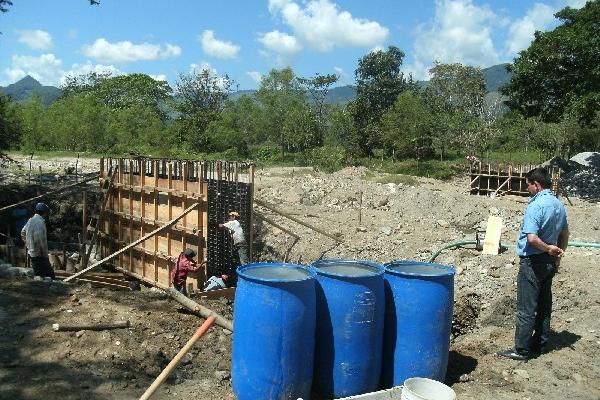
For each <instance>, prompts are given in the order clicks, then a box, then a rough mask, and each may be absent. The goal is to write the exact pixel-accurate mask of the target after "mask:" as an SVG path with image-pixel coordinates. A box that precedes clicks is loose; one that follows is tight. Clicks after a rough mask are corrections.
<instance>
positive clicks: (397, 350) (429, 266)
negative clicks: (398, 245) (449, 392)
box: [381, 261, 454, 388]
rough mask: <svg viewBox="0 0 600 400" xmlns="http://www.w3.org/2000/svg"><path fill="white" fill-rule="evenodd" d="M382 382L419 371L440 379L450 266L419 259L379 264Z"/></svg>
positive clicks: (450, 292) (398, 380) (447, 338)
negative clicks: (382, 276)
mask: <svg viewBox="0 0 600 400" xmlns="http://www.w3.org/2000/svg"><path fill="white" fill-rule="evenodd" d="M385 298H386V303H385V335H384V345H383V370H382V376H381V380H382V384H383V387H388V388H389V387H393V386H399V385H402V384H403V383H404V381H405V380H406V379H408V378H411V377H414V376H420V377H424V378H431V379H435V380H437V381H443V380H444V378H445V377H446V368H447V366H448V355H449V350H450V330H451V327H452V309H453V299H454V268H452V267H449V266H447V265H442V264H434V263H425V262H419V261H392V262H390V263H388V264H385Z"/></svg>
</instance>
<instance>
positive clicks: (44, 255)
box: [21, 203, 55, 279]
mask: <svg viewBox="0 0 600 400" xmlns="http://www.w3.org/2000/svg"><path fill="white" fill-rule="evenodd" d="M49 214H50V207H48V206H47V205H46V204H45V203H37V204H36V205H35V214H34V215H33V217H31V218H29V220H28V221H27V223H26V224H25V226H24V227H23V229H21V239H23V242H25V247H26V248H27V255H28V256H29V257H30V258H31V266H32V267H33V273H34V275H35V276H41V277H42V278H50V279H55V276H54V270H53V269H52V266H51V265H50V259H49V258H48V238H47V236H46V219H47V218H48V215H49Z"/></svg>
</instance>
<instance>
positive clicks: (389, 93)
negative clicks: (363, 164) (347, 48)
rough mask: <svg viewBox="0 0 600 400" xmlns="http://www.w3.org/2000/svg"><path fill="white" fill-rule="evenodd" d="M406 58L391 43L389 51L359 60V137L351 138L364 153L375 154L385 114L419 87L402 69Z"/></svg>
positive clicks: (356, 119)
mask: <svg viewBox="0 0 600 400" xmlns="http://www.w3.org/2000/svg"><path fill="white" fill-rule="evenodd" d="M403 59H404V53H403V52H402V51H401V50H400V49H398V48H397V47H394V46H390V47H388V50H387V51H382V50H377V51H373V52H371V53H369V54H367V55H366V56H364V57H362V58H361V59H360V60H358V68H357V69H356V71H355V75H356V84H357V87H356V100H355V101H354V104H353V105H351V109H352V110H353V116H354V123H355V126H356V135H357V136H356V137H355V138H352V139H351V140H352V142H353V143H354V144H355V145H356V146H357V148H356V150H357V151H358V152H359V153H361V154H363V155H370V154H372V151H373V149H374V148H376V147H378V146H380V145H381V138H380V136H379V135H378V133H377V132H379V129H378V127H379V124H380V119H381V116H382V115H383V114H384V113H385V111H386V110H387V109H389V108H390V107H391V106H392V105H393V104H394V102H395V101H396V98H397V97H398V95H399V94H400V93H402V92H404V91H405V90H409V89H410V90H414V89H415V87H414V84H413V82H412V77H410V76H409V77H408V79H407V78H406V77H405V76H404V74H403V73H402V72H400V67H401V66H402V61H403Z"/></svg>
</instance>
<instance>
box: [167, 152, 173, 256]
mask: <svg viewBox="0 0 600 400" xmlns="http://www.w3.org/2000/svg"><path fill="white" fill-rule="evenodd" d="M168 174H169V178H168V191H167V205H168V207H169V218H168V220H169V221H170V220H171V219H173V203H172V201H171V190H173V162H171V161H169V164H168ZM167 255H168V256H171V228H169V229H168V230H167Z"/></svg>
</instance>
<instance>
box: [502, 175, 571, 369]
mask: <svg viewBox="0 0 600 400" xmlns="http://www.w3.org/2000/svg"><path fill="white" fill-rule="evenodd" d="M526 180H527V191H528V192H529V194H530V195H531V196H532V197H531V199H529V204H528V205H527V209H526V210H525V215H524V216H523V221H522V223H521V229H520V231H519V237H518V240H517V249H516V252H517V255H518V256H519V274H518V276H517V318H516V327H515V347H514V348H512V349H509V350H506V351H501V352H499V353H497V354H498V355H499V356H501V357H506V358H511V359H513V360H521V361H524V360H528V359H531V358H535V357H537V356H539V355H540V354H541V353H543V352H544V351H545V350H547V348H546V346H547V343H548V337H549V335H550V314H551V311H552V278H553V277H554V274H555V273H556V269H557V267H558V265H559V264H560V260H561V257H562V256H563V255H564V253H565V250H566V248H567V243H568V241H569V226H568V223H567V213H566V211H565V206H564V205H563V204H562V203H561V202H560V201H559V200H558V199H557V198H556V197H555V196H554V195H553V194H552V192H551V191H550V187H551V185H552V179H551V178H550V175H549V174H548V171H547V170H546V169H545V168H535V169H532V170H531V171H529V172H528V173H527V175H526Z"/></svg>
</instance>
